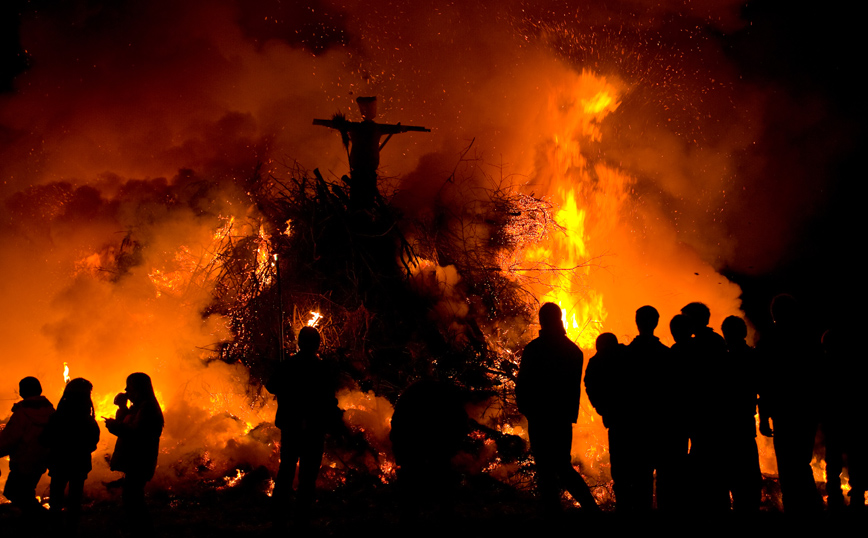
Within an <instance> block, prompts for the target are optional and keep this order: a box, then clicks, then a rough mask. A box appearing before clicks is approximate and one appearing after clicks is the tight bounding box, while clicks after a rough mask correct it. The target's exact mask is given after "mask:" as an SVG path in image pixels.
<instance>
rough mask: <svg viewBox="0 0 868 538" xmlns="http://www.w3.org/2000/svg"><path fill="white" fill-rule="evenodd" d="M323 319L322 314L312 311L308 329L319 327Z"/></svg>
mask: <svg viewBox="0 0 868 538" xmlns="http://www.w3.org/2000/svg"><path fill="white" fill-rule="evenodd" d="M321 319H322V314H320V313H319V312H314V311H311V313H310V319H309V320H307V326H308V327H316V326H317V325H319V321H320V320H321Z"/></svg>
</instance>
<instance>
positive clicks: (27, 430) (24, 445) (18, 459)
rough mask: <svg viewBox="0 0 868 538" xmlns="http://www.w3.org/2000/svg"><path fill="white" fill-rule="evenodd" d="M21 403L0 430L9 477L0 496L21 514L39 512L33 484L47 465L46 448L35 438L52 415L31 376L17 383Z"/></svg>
mask: <svg viewBox="0 0 868 538" xmlns="http://www.w3.org/2000/svg"><path fill="white" fill-rule="evenodd" d="M18 394H19V395H20V396H21V398H22V400H21V401H20V402H18V403H16V404H15V405H13V406H12V417H10V419H9V422H8V423H7V424H6V427H5V428H4V429H3V430H2V431H0V457H5V456H9V477H8V478H7V479H6V487H5V488H4V489H3V495H5V496H6V498H7V499H9V501H10V502H11V503H12V505H13V506H17V507H18V508H20V509H21V511H22V512H24V513H25V514H32V513H38V512H39V511H40V510H42V506H41V505H40V504H39V501H37V500H36V485H37V484H38V483H39V479H40V478H41V477H42V474H43V473H45V470H46V468H47V464H48V449H47V448H46V447H45V446H43V445H42V443H41V442H40V441H39V436H40V435H41V434H42V431H43V430H44V429H45V426H46V424H48V418H49V417H50V416H51V414H52V413H54V406H53V405H52V404H51V402H49V401H48V399H47V398H45V396H43V395H42V384H40V383H39V380H38V379H36V378H35V377H25V378H24V379H22V380H21V381H20V382H19V383H18Z"/></svg>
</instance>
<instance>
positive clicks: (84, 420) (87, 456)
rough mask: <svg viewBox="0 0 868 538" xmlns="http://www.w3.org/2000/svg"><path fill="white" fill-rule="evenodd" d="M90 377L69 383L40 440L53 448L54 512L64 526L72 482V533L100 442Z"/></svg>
mask: <svg viewBox="0 0 868 538" xmlns="http://www.w3.org/2000/svg"><path fill="white" fill-rule="evenodd" d="M92 390H93V385H91V383H90V381H88V380H87V379H82V378H80V377H79V378H76V379H73V380H71V381H70V382H69V383H67V384H66V387H65V388H64V389H63V396H61V398H60V401H59V402H58V403H57V411H56V412H55V413H54V414H53V415H51V418H50V419H48V425H47V426H46V427H45V431H43V432H42V436H41V437H40V440H41V441H42V444H44V445H45V446H46V447H48V449H49V455H48V476H50V477H51V489H50V492H51V509H50V511H51V515H52V519H53V520H54V524H55V525H57V526H62V522H63V519H62V518H63V508H64V491H65V489H66V487H67V485H69V495H68V496H67V497H66V499H65V501H66V503H65V506H66V509H67V510H66V512H67V515H68V523H69V527H70V528H71V530H72V532H73V533H74V532H75V529H76V528H77V526H78V520H79V517H80V514H81V498H82V493H83V491H84V481H85V480H86V479H87V475H88V473H90V471H91V469H93V466H92V464H91V454H92V453H93V451H94V450H96V445H97V443H98V442H99V425H98V424H97V423H96V418H95V417H94V409H93V401H92V400H91V396H90V395H91V391H92Z"/></svg>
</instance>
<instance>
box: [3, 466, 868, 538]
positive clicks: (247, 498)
mask: <svg viewBox="0 0 868 538" xmlns="http://www.w3.org/2000/svg"><path fill="white" fill-rule="evenodd" d="M270 500H271V499H270V498H269V497H268V496H266V495H265V493H263V492H262V491H261V488H259V487H256V486H255V485H249V484H248V485H244V484H242V485H240V486H238V487H235V488H230V489H222V490H218V489H214V488H210V489H208V488H202V489H200V490H198V491H194V490H190V489H188V490H186V491H184V492H183V493H174V492H165V491H164V492H151V493H150V494H149V497H148V503H149V506H150V509H151V515H152V517H153V520H154V526H155V529H156V533H157V534H156V536H159V537H162V538H174V537H179V538H180V537H185V538H186V537H199V536H201V537H208V538H219V537H224V536H226V537H229V536H238V537H259V536H263V537H265V536H269V537H270V536H274V535H275V534H274V533H273V532H272V528H271V524H270V521H269V503H270ZM404 500H405V496H402V494H401V491H400V490H399V489H398V488H397V487H396V486H395V485H384V484H379V485H376V484H371V483H367V484H361V483H359V484H357V486H356V487H345V488H339V489H337V490H335V491H320V492H319V499H318V501H317V503H316V505H315V506H314V508H313V509H312V510H311V511H310V514H309V515H310V523H309V526H308V527H307V528H306V529H301V528H300V527H299V525H298V523H297V521H296V522H294V523H293V524H291V525H290V527H289V529H288V530H287V532H286V533H283V534H280V535H283V536H289V535H298V534H303V535H306V536H357V535H363V534H368V533H372V534H373V533H376V535H377V536H378V537H379V536H408V535H410V536H446V537H449V535H450V534H453V535H460V536H470V535H473V536H480V537H482V536H485V537H510V536H551V535H554V534H560V533H561V532H564V533H567V532H569V533H579V532H581V533H582V534H583V535H585V536H588V535H593V534H598V533H600V534H603V535H607V536H613V535H614V536H621V535H627V534H634V533H635V531H636V530H641V532H643V533H647V532H651V531H654V530H656V531H658V532H666V533H667V535H673V534H674V535H682V534H683V535H688V534H691V535H694V534H696V533H700V534H702V535H707V534H712V533H713V534H715V535H718V534H721V533H724V532H726V533H732V534H735V535H737V536H739V538H743V537H744V536H772V535H781V533H782V532H790V531H792V532H796V531H799V533H800V534H805V533H806V531H808V532H810V530H809V529H815V531H816V532H823V533H828V532H845V533H849V532H852V531H857V532H864V529H865V528H866V523H868V517H866V515H865V514H853V513H845V514H824V515H823V516H822V517H821V518H818V519H815V520H806V519H796V518H794V517H785V516H784V515H783V514H781V513H780V512H777V511H775V510H769V511H764V512H762V513H761V514H759V516H757V517H755V518H750V519H744V518H737V517H734V516H732V515H731V514H729V515H727V517H715V518H686V517H678V518H669V519H667V518H664V517H663V516H661V515H660V514H657V513H654V514H651V515H650V516H648V517H635V516H634V517H629V518H628V517H624V516H623V515H620V514H616V513H614V512H612V511H611V510H609V511H606V512H604V513H603V514H600V515H597V516H595V515H592V514H587V513H584V512H583V511H582V510H581V509H579V508H576V507H573V506H569V505H568V503H564V512H563V513H562V514H560V515H557V516H551V515H543V514H542V513H540V512H539V511H538V510H537V508H538V506H537V504H536V502H535V501H534V498H533V497H532V495H531V494H530V493H529V492H517V491H515V490H511V489H509V488H505V487H502V486H498V485H497V484H496V483H494V481H490V480H486V479H478V480H472V481H466V482H465V483H464V484H463V486H462V488H461V489H460V490H458V491H457V492H456V494H455V495H454V496H453V497H452V498H451V500H452V504H453V509H452V510H451V511H450V510H448V509H436V508H434V507H426V508H424V509H422V510H421V513H420V514H419V515H418V517H416V518H409V517H402V509H401V508H402V506H403V502H402V501H404ZM606 508H608V509H611V507H606ZM121 516H122V513H121V511H120V507H119V500H118V499H114V498H110V499H102V500H91V501H88V502H87V503H86V505H85V506H84V509H83V517H82V522H81V528H80V533H79V536H83V537H85V536H86V537H92V538H98V537H103V536H105V537H111V538H115V537H117V538H125V537H127V536H132V535H133V534H132V533H130V532H128V531H123V530H121V527H122V525H121V523H122V518H121ZM859 529H861V531H859ZM0 530H2V532H0V535H2V536H3V537H6V536H28V537H29V536H34V537H37V536H51V533H50V529H49V528H48V526H47V518H40V521H39V522H38V523H36V524H35V525H34V526H29V525H28V524H27V523H26V522H25V521H24V520H23V519H22V518H21V516H20V514H19V513H18V512H17V511H16V510H14V509H13V508H12V507H11V506H10V505H8V504H4V505H0ZM301 531H303V532H301Z"/></svg>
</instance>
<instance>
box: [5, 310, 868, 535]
mask: <svg viewBox="0 0 868 538" xmlns="http://www.w3.org/2000/svg"><path fill="white" fill-rule="evenodd" d="M771 314H772V318H773V321H774V325H773V326H772V327H771V328H770V329H769V330H767V331H765V332H763V333H762V334H761V335H760V338H759V340H758V343H757V345H756V347H751V346H749V345H748V344H747V334H748V333H747V325H746V323H745V321H744V320H743V319H741V318H739V317H737V316H730V317H727V318H726V319H725V320H724V322H723V324H722V326H721V331H722V333H723V335H722V336H721V335H720V334H718V333H717V332H715V331H714V330H713V329H712V328H711V327H709V326H708V323H709V319H710V315H711V313H710V311H709V309H708V307H707V306H706V305H704V304H702V303H690V304H688V305H686V306H685V307H684V308H682V309H681V313H680V314H678V315H676V316H675V317H673V318H672V320H671V321H670V323H669V329H670V332H671V334H672V338H673V340H674V342H675V343H674V344H673V345H672V346H671V347H668V346H666V345H664V344H663V343H662V342H661V341H660V339H659V338H658V337H657V336H655V331H656V329H657V327H658V323H659V320H660V316H659V313H658V312H657V310H656V309H655V308H654V307H652V306H643V307H641V308H639V309H638V310H637V311H636V327H637V329H638V332H639V334H638V336H636V337H635V338H634V339H633V340H632V341H631V342H630V343H629V344H626V345H625V344H622V343H619V342H618V338H617V337H616V336H615V335H614V334H612V333H603V334H601V335H600V336H599V337H598V338H597V341H596V354H595V355H594V356H593V358H591V359H590V361H589V362H588V365H587V369H586V371H585V376H584V384H585V389H586V392H587V395H588V399H589V400H590V402H591V405H592V406H593V407H594V409H595V410H596V411H597V413H598V414H599V415H600V416H601V417H602V420H603V424H604V426H605V427H606V428H607V429H608V436H609V456H610V463H611V475H612V479H613V489H614V494H615V506H616V510H617V511H618V512H619V513H626V514H642V513H649V512H650V511H651V510H652V509H653V508H654V507H655V501H656V508H657V510H658V511H660V512H661V513H667V514H706V515H709V514H715V513H723V512H728V511H730V510H731V511H733V512H736V513H741V514H755V513H757V512H758V511H759V510H760V506H761V502H762V491H763V477H762V474H761V472H760V464H759V454H758V450H757V442H756V436H757V429H759V432H760V433H761V434H762V435H764V436H767V437H772V438H773V440H774V451H775V456H776V460H777V469H778V474H779V483H780V489H781V494H782V500H783V504H784V509H785V511H786V512H788V513H795V514H801V515H808V514H816V513H818V512H821V511H822V510H823V500H822V498H821V496H820V493H819V492H818V490H817V487H816V482H815V479H814V473H813V469H812V465H811V464H812V459H813V456H814V443H815V438H816V436H817V432H818V429H819V430H821V431H822V434H823V437H824V441H825V460H826V474H827V478H826V494H827V496H828V497H827V498H828V507H829V509H830V510H835V509H840V508H843V507H844V506H845V500H844V495H845V493H844V492H845V489H844V488H842V484H841V478H840V477H841V474H842V471H843V469H844V467H845V466H846V467H847V469H848V474H849V491H848V494H849V496H850V498H851V502H850V505H851V506H852V507H854V508H855V507H862V508H863V509H864V506H865V503H864V496H865V489H866V475H865V472H866V471H865V465H866V448H868V442H866V431H865V430H866V429H865V427H864V424H863V423H862V420H863V418H864V416H865V413H864V407H865V403H864V402H863V396H862V392H861V390H860V389H861V387H863V386H864V381H865V365H864V364H863V363H864V361H862V360H861V358H862V357H861V355H860V353H859V351H858V350H859V347H858V346H857V345H856V343H855V341H854V339H853V337H852V336H851V335H850V334H849V332H848V331H841V330H838V331H827V332H826V334H824V335H823V338H822V340H821V341H819V342H815V341H814V340H815V339H814V338H812V337H811V331H810V330H809V328H808V327H807V326H806V325H805V322H804V320H803V316H802V315H801V313H800V312H799V306H798V304H797V303H796V301H795V299H793V298H792V297H791V296H788V295H781V296H778V297H776V298H775V300H774V301H773V303H772V306H771ZM539 324H540V332H539V336H538V338H536V339H534V340H533V341H531V342H530V343H529V344H528V345H527V346H526V347H525V349H524V351H523V353H522V355H521V361H520V365H519V370H518V375H517V377H516V384H515V396H516V403H517V405H518V409H519V411H520V412H521V413H522V414H523V415H524V416H525V417H526V418H527V422H528V436H529V440H530V448H531V453H532V455H533V458H534V463H535V469H536V474H535V479H536V481H537V486H538V491H539V494H540V502H541V505H542V507H543V509H544V510H545V511H546V512H547V513H557V512H559V511H560V510H561V492H562V490H563V489H566V490H567V491H568V492H569V493H570V495H571V496H572V497H573V499H574V500H575V501H576V502H578V503H579V504H580V505H581V507H582V509H583V510H585V511H588V512H598V511H599V510H600V508H599V507H598V505H597V501H596V499H595V497H594V495H593V494H592V492H591V489H590V488H589V486H588V485H587V484H586V483H585V481H584V479H583V477H582V475H581V474H580V473H579V472H578V471H577V470H576V469H575V468H574V467H573V465H572V462H571V454H570V451H571V446H572V433H573V425H574V424H575V423H576V422H577V420H578V416H579V412H580V405H579V404H580V398H581V384H582V371H583V366H584V364H583V363H584V358H583V354H582V351H581V350H580V349H579V347H578V346H576V345H575V344H574V343H573V342H572V341H571V340H570V339H569V337H568V336H567V333H566V330H565V328H564V324H563V322H562V312H561V309H560V307H559V306H558V305H555V304H553V303H546V304H544V305H543V306H542V308H541V309H540V311H539ZM297 343H298V352H297V353H295V354H293V355H291V356H290V357H288V358H286V359H285V360H282V361H280V362H279V364H277V366H276V368H275V371H274V372H273V375H272V376H271V378H270V379H269V380H268V381H267V383H266V385H265V386H266V388H267V390H268V391H269V392H271V393H272V394H274V395H275V396H276V398H277V401H278V410H277V416H276V418H275V425H276V426H277V427H278V428H279V429H280V431H281V443H280V468H279V471H278V474H277V477H276V479H275V487H274V492H273V506H272V521H273V525H274V528H275V529H282V528H285V527H286V525H287V522H288V519H289V516H290V514H291V513H292V510H291V509H292V508H293V507H294V510H295V511H296V517H297V518H298V519H299V520H300V521H301V522H302V524H305V522H306V518H307V517H309V514H310V507H311V506H312V504H313V502H314V496H315V484H316V479H317V476H318V474H319V470H320V465H321V463H322V458H323V451H324V446H325V439H326V437H327V435H328V434H329V433H333V432H338V431H339V430H340V426H339V425H340V424H342V420H341V413H342V412H341V410H340V409H339V408H338V406H337V399H336V398H335V383H334V380H333V376H332V374H331V373H330V372H329V369H328V368H327V367H326V366H325V365H324V362H323V361H322V360H321V359H320V357H319V355H318V350H319V347H320V344H321V337H320V334H319V332H318V331H317V330H316V329H315V328H313V327H305V328H304V329H302V330H301V331H300V332H299V334H298V338H297ZM92 390H93V386H92V384H91V383H90V382H89V381H87V380H86V379H82V378H78V379H73V380H71V381H69V382H68V383H67V385H66V387H65V389H64V391H63V396H62V397H61V399H60V401H59V402H58V405H57V409H56V410H55V408H54V406H53V405H52V404H51V402H50V401H49V400H48V399H46V398H45V397H44V396H43V395H42V386H41V385H40V382H39V380H37V379H36V378H34V377H26V378H24V379H22V380H21V381H20V383H19V394H20V396H21V398H22V400H21V401H20V402H18V403H16V404H15V405H14V406H13V407H12V416H11V418H10V419H9V421H8V423H7V424H6V426H5V428H4V429H3V430H2V431H0V457H3V456H7V455H8V456H9V457H10V465H9V468H10V471H9V476H8V478H7V481H6V487H5V489H4V491H3V494H4V495H5V496H6V498H7V499H9V501H10V502H11V503H12V504H13V505H14V506H16V507H18V508H19V509H20V510H21V512H22V513H23V514H24V515H25V516H27V517H33V516H38V515H40V514H41V513H43V512H45V509H44V508H43V506H42V505H41V504H40V503H39V502H38V500H37V498H36V493H35V489H36V486H37V483H38V482H39V479H40V477H41V476H42V475H43V474H44V473H45V472H46V470H47V471H48V474H49V477H50V478H51V484H50V509H49V518H50V521H51V523H52V525H53V527H54V528H56V529H58V530H61V531H63V530H72V531H73V533H74V531H75V529H76V527H77V525H78V522H79V519H80V513H81V502H82V492H83V489H84V482H85V479H86V478H87V476H88V473H89V472H90V471H91V470H92V466H91V457H92V453H93V452H94V451H95V450H96V447H97V443H98V441H99V437H100V430H99V427H98V425H97V422H96V417H95V412H94V405H93V401H92V399H91V392H92ZM114 403H115V405H117V407H118V409H117V412H116V415H115V417H114V418H106V419H105V422H106V428H107V430H108V431H109V432H110V433H111V434H113V435H115V436H117V442H116V445H115V449H114V453H113V454H112V457H111V462H110V467H111V469H112V470H115V471H121V472H123V473H124V478H123V479H122V481H121V484H120V485H121V487H122V501H123V507H124V512H125V523H126V525H128V532H129V533H130V534H132V535H149V534H151V533H152V524H151V521H150V517H149V515H148V510H147V507H146V503H145V485H146V484H147V482H148V481H150V480H151V478H153V476H154V471H155V469H156V466H157V454H158V449H159V442H160V435H161V433H162V430H163V414H162V410H161V408H160V405H159V403H158V402H157V398H156V396H155V393H154V388H153V386H152V383H151V379H150V377H148V375H147V374H144V373H134V374H131V375H130V376H129V377H128V378H127V381H126V388H125V391H124V392H122V393H120V394H118V395H117V396H116V397H115V399H114ZM757 414H758V418H757ZM432 423H434V424H437V428H431V427H430V424H432ZM467 433H468V419H467V414H466V412H465V410H464V408H463V403H462V399H461V397H460V396H459V395H458V393H457V392H456V387H455V386H453V385H451V384H450V383H448V382H444V381H436V380H434V379H433V377H432V379H425V380H421V381H419V382H417V383H415V384H413V385H411V386H410V387H409V388H407V389H406V390H405V391H404V393H403V394H402V395H401V396H400V397H399V399H398V401H397V403H396V405H395V411H394V415H393V417H392V429H391V441H392V444H393V453H394V456H395V460H396V464H397V476H398V479H399V482H398V483H399V486H400V487H401V488H402V492H403V493H404V495H402V499H403V500H404V503H405V504H404V508H405V509H406V510H405V511H413V510H417V511H419V510H424V508H423V507H432V506H433V507H435V508H436V509H437V510H444V511H446V512H448V511H449V510H450V509H451V508H450V502H451V499H452V498H453V495H452V493H453V492H454V488H455V487H457V483H458V479H457V476H456V473H455V471H454V469H453V467H452V464H451V459H452V457H453V456H454V455H455V454H456V453H457V452H458V451H459V449H460V447H461V444H462V440H463V439H464V438H465V437H466V435H467ZM296 472H297V473H298V486H297V489H296V491H295V492H293V487H292V484H293V480H294V478H295V475H296ZM293 499H294V501H293Z"/></svg>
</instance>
